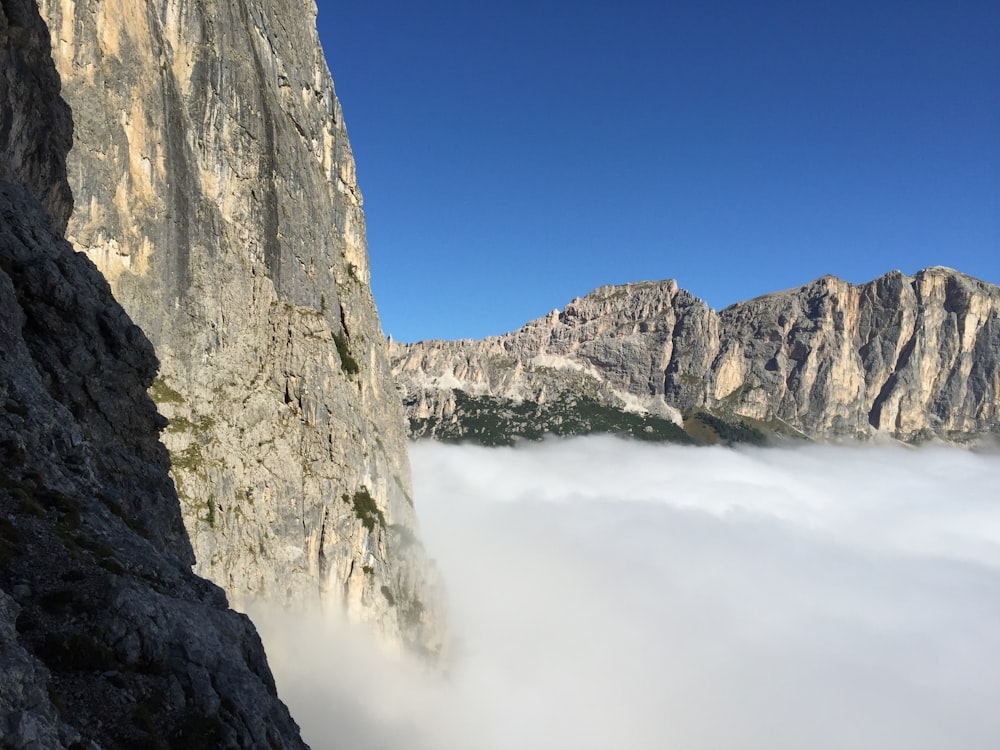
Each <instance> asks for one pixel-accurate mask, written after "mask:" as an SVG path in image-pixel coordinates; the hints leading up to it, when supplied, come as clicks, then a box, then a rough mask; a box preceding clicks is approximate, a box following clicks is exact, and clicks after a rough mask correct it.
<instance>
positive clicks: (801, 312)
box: [392, 267, 1000, 441]
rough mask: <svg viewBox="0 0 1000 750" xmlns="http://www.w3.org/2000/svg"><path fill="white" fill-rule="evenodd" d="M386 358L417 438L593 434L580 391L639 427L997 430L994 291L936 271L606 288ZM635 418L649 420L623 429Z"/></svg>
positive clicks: (719, 433)
mask: <svg viewBox="0 0 1000 750" xmlns="http://www.w3.org/2000/svg"><path fill="white" fill-rule="evenodd" d="M392 358H393V369H394V372H395V373H396V377H397V379H398V381H399V383H400V386H401V387H402V389H403V391H404V399H405V403H406V405H407V408H408V411H409V417H410V422H411V429H412V430H413V433H414V435H415V436H418V437H419V436H421V435H435V436H438V437H444V438H453V439H454V438H459V439H460V438H472V439H476V438H480V437H481V436H482V435H491V434H494V433H491V428H490V426H484V423H485V422H491V424H492V423H493V422H497V421H498V419H500V420H504V419H506V420H507V421H508V423H511V421H513V422H514V423H517V421H518V419H520V420H521V423H522V424H524V425H527V426H526V427H524V429H523V430H522V431H521V433H520V434H524V435H526V436H529V437H532V436H535V435H537V434H540V433H544V432H550V431H555V432H558V431H560V429H564V428H565V426H566V425H567V424H572V431H575V432H590V431H603V428H602V427H601V425H605V424H606V423H608V422H609V419H608V418H605V417H602V418H601V419H600V420H595V419H593V418H591V419H590V420H589V421H588V419H581V418H580V408H579V407H578V406H576V407H574V404H575V403H577V402H579V403H583V404H585V405H586V408H587V410H588V411H589V412H592V413H595V412H594V410H595V408H598V407H599V408H602V409H605V410H608V411H610V412H613V411H615V410H617V411H618V413H619V414H621V415H622V417H621V420H619V421H620V422H621V424H618V425H612V427H614V429H611V430H610V431H618V432H630V433H631V434H634V435H635V436H636V437H643V436H644V433H645V435H647V436H648V435H649V434H650V433H652V434H653V435H654V436H658V435H659V434H660V432H663V431H662V430H660V428H659V427H655V429H654V426H651V425H652V422H650V420H651V419H653V418H662V419H672V420H674V421H675V422H676V424H677V425H678V427H680V426H683V427H684V428H685V430H686V434H683V435H679V434H677V433H674V434H672V435H669V434H667V433H666V432H664V433H663V434H664V435H665V439H681V440H682V439H684V438H685V437H687V438H690V439H693V440H695V441H698V440H705V439H708V440H709V441H712V440H718V439H736V440H738V439H745V438H748V437H749V438H752V439H758V440H760V439H765V438H767V437H768V436H771V435H777V434H785V435H798V436H800V437H810V438H824V439H826V438H838V437H852V438H854V437H862V438H867V437H873V436H878V435H882V436H887V437H891V438H896V439H900V440H906V441H915V440H923V439H927V438H929V437H939V438H943V439H947V440H967V439H970V438H975V437H977V436H981V435H984V434H987V433H991V432H995V431H996V429H997V421H998V411H1000V402H998V393H1000V365H998V360H1000V288H998V287H996V286H993V285H991V284H987V283H984V282H982V281H979V280H977V279H973V278H971V277H969V276H966V275H964V274H961V273H958V272H957V271H953V270H951V269H947V268H940V267H935V268H928V269H925V270H923V271H920V272H919V273H917V274H916V275H914V276H912V277H907V276H904V275H903V274H901V273H899V272H898V271H895V272H892V273H889V274H887V275H886V276H883V277H881V278H879V279H876V280H875V281H872V282H869V283H867V284H861V285H853V284H849V283H847V282H845V281H842V280H840V279H837V278H835V277H832V276H825V277H823V278H821V279H818V280H816V281H814V282H812V283H810V284H807V285H805V286H803V287H800V288H797V289H790V290H788V291H784V292H777V293H774V294H769V295H765V296H763V297H758V298H756V299H753V300H750V301H747V302H740V303H738V304H735V305H733V306H731V307H728V308H726V309H725V310H723V311H722V312H716V311H715V310H713V309H711V308H709V307H708V305H707V304H705V303H704V302H703V301H701V300H699V299H697V298H695V297H694V296H692V295H691V294H689V293H688V292H686V291H684V290H683V289H679V288H678V286H677V283H676V282H675V281H664V282H657V283H649V282H647V283H639V284H627V285H624V286H607V287H601V288H600V289H597V290H596V291H594V292H592V293H590V294H588V295H587V296H586V297H583V298H582V299H576V300H573V301H572V302H571V303H570V304H569V305H567V306H566V308H565V309H564V310H563V311H562V312H558V311H556V312H553V313H551V314H550V315H548V316H546V317H545V318H540V319H539V320H536V321H533V322H531V323H529V324H527V325H526V326H524V327H523V328H521V329H520V330H518V331H516V332H514V333H510V334H506V335H504V336H499V337H492V338H487V339H484V340H482V341H428V342H420V343H417V344H397V343H393V344H392ZM553 402H558V403H559V404H560V405H561V406H560V408H559V409H554V408H551V407H549V406H546V404H552V403H553ZM526 404H527V405H528V406H527V407H526V406H525V405H526ZM567 404H569V406H567ZM595 404H597V405H598V407H595V406H594V405H595ZM574 408H575V411H574ZM498 414H499V415H501V416H500V417H499V418H498V417H497V415H498ZM629 414H632V415H635V414H638V415H643V417H644V418H645V419H646V420H647V422H648V423H647V424H646V425H645V426H642V425H639V426H638V428H635V427H632V426H627V429H626V428H623V424H624V421H625V420H626V415H629ZM512 415H513V416H512ZM532 420H534V422H532ZM610 421H611V422H613V421H614V420H610ZM633 421H634V419H633Z"/></svg>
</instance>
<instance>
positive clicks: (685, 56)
mask: <svg viewBox="0 0 1000 750" xmlns="http://www.w3.org/2000/svg"><path fill="white" fill-rule="evenodd" d="M318 4H319V29H320V36H321V38H322V40H323V44H324V47H325V50H326V54H327V60H328V62H329V65H330V69H331V71H332V73H333V78H334V83H335V86H336V89H337V93H338V96H339V97H340V100H341V103H342V104H343V107H344V113H345V117H346V120H347V127H348V133H349V135H350V138H351V143H352V145H353V148H354V154H355V159H356V161H357V165H358V179H359V182H360V185H361V190H362V192H363V194H364V196H365V210H366V216H367V222H368V243H369V251H370V253H371V259H372V286H373V289H374V292H375V299H376V302H377V304H378V306H379V310H380V312H381V315H382V324H383V329H384V330H385V332H386V333H388V334H392V335H393V337H394V338H396V339H398V340H402V341H416V340H419V339H426V338H459V337H481V336H484V335H490V334H499V333H502V332H504V331H508V330H513V329H515V328H517V327H519V326H520V325H522V324H523V323H525V322H527V321H528V320H530V319H532V318H535V317H538V316H540V315H543V314H545V313H546V312H548V311H549V310H551V309H553V308H556V307H559V308H561V307H562V306H563V305H564V304H565V303H566V302H568V301H569V300H570V299H572V298H573V297H575V296H580V295H583V294H585V293H587V292H588V291H590V290H591V289H593V288H595V287H597V286H600V285H602V284H616V283H624V282H628V281H641V280H650V279H665V278H676V279H677V280H678V282H679V283H680V285H681V286H682V287H685V288H686V289H688V290H690V291H691V292H692V293H694V294H696V295H697V296H699V297H701V298H703V299H705V300H706V301H707V302H708V303H709V304H710V305H712V306H713V307H716V308H717V309H721V308H723V307H725V306H726V305H728V304H731V303H732V302H736V301H738V300H740V299H745V298H748V297H753V296H756V295H758V294H762V293H765V292H769V291H774V290H777V289H783V288H787V287H791V286H797V285H799V284H803V283H806V282H808V281H811V280H812V279H814V278H816V277H818V276H821V275H823V274H826V273H833V274H836V275H838V276H841V277H843V278H846V279H847V280H849V281H853V282H863V281H868V280H870V279H872V278H875V277H877V276H880V275H882V274H883V273H885V272H887V271H890V270H892V269H900V270H902V271H903V272H905V273H913V272H914V271H917V270H918V269H920V268H923V267H925V266H929V265H947V266H952V267H954V268H957V269H959V270H961V271H964V272H966V273H969V274H971V275H973V276H978V277H980V278H982V279H984V280H986V281H990V282H993V283H1000V3H998V2H997V0H969V1H964V0H953V1H952V2H943V1H942V0H936V1H935V2H924V1H923V0H906V1H904V0H898V1H897V2H879V1H878V0H868V1H866V2H854V0H839V1H838V2H823V3H819V2H809V1H808V0H806V1H802V0H798V1H792V0H785V1H781V2H778V1H774V2H768V1H767V0H762V1H761V2H752V3H751V2H742V1H741V2H736V1H719V2H713V1H712V0H698V1H694V0H692V1H690V2H669V1H661V2H628V1H627V0H626V1H623V2H618V3H610V2H589V1H588V0H575V1H574V2H564V1H563V0H558V1H556V2H545V1H544V0H541V1H536V2H522V1H521V0H506V1H505V2H489V3H478V2H469V1H468V0H465V1H463V2H459V1H457V0H455V1H450V0H449V1H447V2H446V1H444V0H428V1H427V2H412V0H411V1H410V2H401V1H398V0H382V1H381V2H370V1H366V2H362V1H361V0H338V2H328V1H326V0H320V2H319V3H318Z"/></svg>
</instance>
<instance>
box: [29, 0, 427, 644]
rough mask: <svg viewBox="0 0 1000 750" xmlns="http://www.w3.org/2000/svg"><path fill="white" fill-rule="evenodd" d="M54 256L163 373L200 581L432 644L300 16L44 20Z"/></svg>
mask: <svg viewBox="0 0 1000 750" xmlns="http://www.w3.org/2000/svg"><path fill="white" fill-rule="evenodd" d="M39 6H40V8H41V11H42V15H43V17H45V18H46V19H47V21H48V24H49V27H50V30H51V35H52V47H53V50H54V55H55V59H56V63H57V66H58V69H59V73H60V75H61V77H62V83H63V90H64V95H65V97H66V99H67V100H68V101H69V103H70V105H71V106H72V108H73V113H74V120H75V123H76V146H75V147H74V149H73V151H72V152H71V154H70V156H69V175H70V183H71V185H72V188H73V191H74V193H75V195H76V206H77V209H76V211H75V212H74V213H73V215H72V217H71V218H70V220H69V229H68V236H69V238H70V239H71V240H72V241H73V243H74V244H75V245H76V246H77V247H78V248H80V249H81V250H83V251H84V252H86V253H87V255H88V256H89V257H90V258H91V259H92V260H93V261H94V263H95V264H96V265H97V266H98V268H100V270H101V271H102V273H103V274H104V275H105V276H106V277H107V279H108V280H109V281H110V283H111V286H112V289H113V291H114V293H115V296H116V297H117V298H118V299H119V300H121V302H122V304H123V306H124V307H125V309H126V310H128V311H129V313H130V314H131V315H132V316H133V318H134V319H135V321H136V322H137V323H138V324H139V325H140V326H141V327H142V328H143V330H145V331H146V332H147V334H148V335H149V337H150V340H151V341H152V342H153V344H154V345H155V347H156V350H157V353H158V355H159V357H160V359H161V361H162V363H163V364H162V369H161V376H160V378H159V379H158V380H157V381H156V383H154V386H153V389H152V390H151V394H152V395H153V397H154V398H155V399H156V401H157V403H158V405H159V407H160V409H161V411H162V412H163V413H164V414H165V415H166V416H167V417H168V418H169V419H170V426H169V428H168V430H167V432H166V434H165V437H164V440H165V442H166V444H167V447H168V448H169V449H170V452H171V455H172V457H173V476H174V478H175V480H176V482H177V487H178V492H179V494H180V497H181V501H182V503H183V508H184V518H185V522H186V525H187V528H188V530H189V532H190V535H191V539H192V543H193V546H194V551H195V554H196V556H197V559H198V566H197V569H198V571H199V572H200V573H202V574H204V575H206V576H208V577H210V578H212V579H213V580H215V581H216V582H218V583H220V584H221V585H223V586H224V587H225V588H226V590H227V591H228V592H229V593H230V595H231V597H232V598H233V599H234V601H236V602H237V603H240V602H243V601H245V600H246V599H247V598H248V597H253V596H263V597H266V598H269V599H271V600H278V601H284V602H289V603H303V602H305V603H308V602H313V601H316V600H317V592H318V594H319V597H318V598H319V600H321V601H322V602H323V603H324V605H325V606H328V607H333V608H341V607H346V609H347V610H348V612H349V613H350V614H351V615H352V617H354V618H355V619H359V620H370V621H372V622H374V623H375V625H376V626H377V628H378V629H379V630H380V631H381V632H382V633H384V634H385V635H386V636H387V637H388V638H389V639H390V640H397V641H398V640H400V639H401V640H403V641H406V642H408V643H410V644H411V645H414V646H416V647H417V648H421V649H431V650H434V649H436V648H437V647H438V645H439V638H440V627H439V622H438V620H437V617H436V606H435V601H436V598H437V595H436V593H435V588H434V584H433V582H432V580H431V577H430V575H431V574H430V573H429V571H428V568H427V562H426V559H425V556H424V552H423V549H422V547H421V544H420V542H419V538H418V534H417V531H416V521H415V516H414V510H413V503H412V497H411V489H410V475H409V465H408V459H407V455H406V446H405V439H406V434H405V419H404V416H403V413H402V410H401V407H400V405H399V399H398V394H397V393H396V390H395V386H394V384H393V381H392V378H391V373H390V369H389V364H388V358H387V353H386V347H385V341H384V337H383V334H382V332H381V329H380V325H379V321H378V317H377V314H376V310H375V306H374V304H373V301H372V295H371V291H370V288H369V283H368V282H369V267H368V257H367V250H366V246H365V226H364V215H363V213H362V210H361V195H360V192H359V190H358V186H357V182H356V179H355V170H354V161H353V158H352V155H351V150H350V146H349V144H348V140H347V135H346V131H345V128H344V121H343V116H342V114H341V109H340V105H339V103H338V101H337V99H336V96H335V94H334V90H333V84H332V82H331V79H330V75H329V73H328V71H327V67H326V64H325V61H324V58H323V55H322V52H321V49H320V45H319V41H318V38H317V33H316V27H315V16H316V7H315V4H314V3H313V2H312V0H276V1H275V2H262V1H261V0H191V1H189V2H179V1H178V0H162V1H161V0H158V1H157V2H145V1H144V0H40V2H39Z"/></svg>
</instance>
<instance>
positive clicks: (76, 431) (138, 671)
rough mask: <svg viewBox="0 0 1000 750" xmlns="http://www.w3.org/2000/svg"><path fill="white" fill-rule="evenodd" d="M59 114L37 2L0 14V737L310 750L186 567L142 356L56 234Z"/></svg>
mask: <svg viewBox="0 0 1000 750" xmlns="http://www.w3.org/2000/svg"><path fill="white" fill-rule="evenodd" d="M71 138H72V125H71V120H70V113H69V109H68V108H67V107H66V105H65V103H64V102H63V101H62V100H61V99H60V98H59V79H58V77H57V75H56V72H55V68H54V66H53V64H52V60H51V57H50V54H49V39H48V30H47V29H46V27H45V25H44V23H43V22H42V20H41V18H40V17H39V15H38V9H37V7H36V6H35V3H34V0H4V2H3V3H2V6H0V675H2V677H0V745H2V746H3V747H5V748H70V747H72V748H98V747H109V748H110V747H177V748H180V747H184V748H195V747H246V748H249V747H274V748H304V747H305V745H304V743H303V742H302V740H301V739H300V737H299V731H298V728H297V726H296V725H295V723H294V721H293V720H292V719H291V717H290V716H289V714H288V711H287V709H286V708H285V706H284V705H283V704H282V703H281V702H280V701H279V700H278V698H277V695H276V692H275V686H274V681H273V679H272V677H271V673H270V671H269V669H268V666H267V663H266V660H265V657H264V651H263V648H262V647H261V643H260V640H259V638H258V637H257V634H256V632H255V630H254V628H253V626H252V624H251V623H250V621H249V620H248V619H247V618H246V617H245V616H244V615H240V614H238V613H236V612H233V611H232V610H230V609H229V608H228V605H227V602H226V598H225V595H224V593H223V592H222V590H221V589H219V588H218V587H217V586H215V585H214V584H211V583H209V582H208V581H205V580H203V579H201V578H198V577H197V576H195V575H194V574H193V573H192V572H191V563H192V562H193V560H194V558H193V555H192V550H191V545H190V543H189V540H188V536H187V534H186V533H185V530H184V526H183V522H182V520H181V513H180V504H179V502H178V499H177V495H176V493H175V491H174V487H173V482H172V481H171V479H170V476H169V474H168V469H169V459H168V455H167V452H166V450H165V448H164V447H163V446H162V444H161V443H160V441H159V433H160V430H161V429H162V427H163V425H164V424H165V422H164V420H163V418H162V417H160V416H159V415H158V414H157V412H156V408H155V406H154V404H153V402H152V401H151V400H150V399H149V397H148V395H147V393H146V388H147V386H149V385H150V383H151V382H152V380H153V377H154V375H155V373H156V368H157V361H156V357H155V356H154V353H153V348H152V346H150V344H149V342H148V341H147V339H146V338H145V336H144V335H143V334H142V332H141V331H140V330H139V329H138V328H137V327H136V326H135V325H134V324H133V323H132V322H131V320H130V319H129V318H128V316H127V315H126V313H125V312H124V311H123V310H122V308H121V307H120V306H119V305H118V304H117V302H115V300H114V298H113V297H112V295H111V290H110V289H109V287H108V284H107V282H106V281H105V280H104V278H103V277H102V275H101V274H100V273H99V272H98V270H97V269H96V268H95V267H94V265H93V264H92V263H91V262H90V261H89V260H87V259H86V257H85V256H83V255H81V254H79V253H76V252H74V250H73V248H72V247H71V246H70V245H69V244H68V243H67V242H66V241H65V240H64V239H63V236H62V233H63V228H64V226H65V223H66V219H67V217H68V215H69V211H70V209H71V194H70V191H69V188H68V185H67V183H66V179H65V153H66V150H67V149H68V148H69V144H70V142H71Z"/></svg>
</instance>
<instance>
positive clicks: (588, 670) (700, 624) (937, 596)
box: [252, 437, 1000, 750]
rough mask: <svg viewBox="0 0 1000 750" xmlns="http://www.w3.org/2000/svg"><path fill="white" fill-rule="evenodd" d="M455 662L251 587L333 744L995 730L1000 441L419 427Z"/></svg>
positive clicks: (418, 477)
mask: <svg viewBox="0 0 1000 750" xmlns="http://www.w3.org/2000/svg"><path fill="white" fill-rule="evenodd" d="M411 459H412V463H413V470H414V484H415V490H416V497H417V500H418V510H419V513H420V517H421V523H422V529H423V535H424V541H425V544H426V546H427V548H428V550H429V551H430V553H431V555H432V556H433V557H435V558H436V563H437V565H438V567H439V568H440V571H441V573H442V575H443V577H444V579H445V582H446V585H447V588H448V596H449V610H450V611H449V621H450V627H451V632H452V638H453V641H452V645H451V648H450V652H449V658H448V662H447V669H446V670H445V671H444V673H435V672H430V671H428V670H426V669H424V668H422V667H421V666H420V665H418V664H415V663H410V662H408V661H405V660H399V659H395V660H392V659H387V658H385V657H384V656H382V655H381V654H380V652H379V651H378V649H377V648H376V647H375V646H373V645H372V644H371V643H370V642H369V641H368V640H367V639H366V638H365V637H364V636H363V635H361V634H360V633H358V632H356V631H355V630H353V629H351V628H349V627H347V626H345V625H343V624H341V623H334V622H319V621H316V620H310V619H308V618H303V617H290V616H286V615H277V614H274V613H270V614H267V613H263V612H254V613H252V614H254V617H255V621H256V622H257V623H258V626H259V627H260V629H261V633H262V636H263V638H264V641H265V645H266V647H267V650H268V654H269V657H270V659H271V664H272V668H273V670H274V672H275V676H276V679H277V682H278V688H279V692H280V693H281V695H282V697H283V698H284V700H285V701H286V702H287V703H288V704H289V706H290V708H291V710H292V713H293V715H294V716H295V717H296V719H297V720H298V721H299V723H300V724H301V726H302V729H303V734H304V737H305V738H306V740H307V741H308V742H310V743H311V744H312V746H313V747H314V748H317V749H318V748H327V747H349V748H353V749H355V750H376V749H377V750H395V749H397V748H399V749H402V748H406V749H407V750H512V749H515V748H517V749H518V750H533V749H534V748H538V749H539V750H542V749H543V748H544V749H546V750H561V749H563V748H565V749H566V750H588V749H591V748H593V749H594V750H597V749H598V748H599V749H601V750H606V749H607V748H629V749H633V750H640V749H642V750H646V749H649V750H654V749H655V750H663V749H665V748H678V749H683V750H730V749H732V750H737V749H738V750H756V749H757V748H759V749H760V750H802V748H809V750H826V749H829V750H833V749H837V750H843V749H844V748H850V749H851V750H864V749H866V748H872V749H873V750H874V749H876V748H877V749H878V750H886V749H887V748H906V749H907V750H923V749H925V748H926V749H928V750H929V749H931V748H934V749H944V748H949V749H950V748H962V750H996V748H998V747H1000V493H998V487H1000V456H998V455H996V454H995V453H994V454H986V453H973V452H969V451H960V450H954V449H948V448H942V447H925V448H920V449H910V448H904V447H900V446H872V445H866V446H851V447H843V446H840V447H838V446H804V447H801V448H795V449H749V448H747V449H727V448H683V447H676V446H659V445H648V444H642V443H635V442H628V441H623V440H618V439H614V438H607V437H588V438H577V439H570V440H559V441H547V442H543V443H541V444H533V445H525V446H519V447H516V448H491V449H487V448H479V447H472V446H448V445H442V444H440V443H433V442H421V443H418V444H415V445H413V446H412V451H411Z"/></svg>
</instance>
